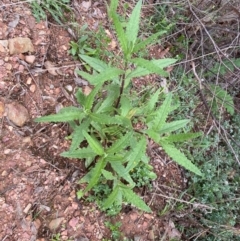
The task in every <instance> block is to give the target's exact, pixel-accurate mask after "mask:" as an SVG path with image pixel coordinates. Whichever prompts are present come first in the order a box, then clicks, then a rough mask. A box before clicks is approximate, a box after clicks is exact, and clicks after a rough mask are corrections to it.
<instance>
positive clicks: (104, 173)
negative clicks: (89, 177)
mask: <svg viewBox="0 0 240 241" xmlns="http://www.w3.org/2000/svg"><path fill="white" fill-rule="evenodd" d="M102 174H103V176H104V177H105V178H106V179H107V180H115V179H116V177H114V176H113V174H112V173H111V172H109V171H106V170H102Z"/></svg>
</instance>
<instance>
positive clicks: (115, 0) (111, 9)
mask: <svg viewBox="0 0 240 241" xmlns="http://www.w3.org/2000/svg"><path fill="white" fill-rule="evenodd" d="M117 6H118V0H111V1H110V6H107V8H108V15H109V17H110V18H112V14H113V13H116V12H117Z"/></svg>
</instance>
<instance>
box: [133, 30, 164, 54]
mask: <svg viewBox="0 0 240 241" xmlns="http://www.w3.org/2000/svg"><path fill="white" fill-rule="evenodd" d="M164 33H167V31H160V32H157V33H155V34H152V35H151V36H150V37H148V38H147V39H145V40H140V41H139V43H137V44H136V45H135V46H134V48H133V53H137V52H139V51H140V50H142V49H144V48H145V47H147V46H148V45H149V44H154V43H155V42H156V41H158V37H159V36H161V35H163V34H164Z"/></svg>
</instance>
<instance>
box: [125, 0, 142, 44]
mask: <svg viewBox="0 0 240 241" xmlns="http://www.w3.org/2000/svg"><path fill="white" fill-rule="evenodd" d="M141 7H142V1H141V0H140V1H138V3H137V4H136V6H135V7H134V9H133V11H132V13H131V16H130V18H129V21H128V23H127V26H126V37H127V39H128V43H132V45H133V46H134V44H135V42H136V40H137V36H138V30H139V22H140V14H141Z"/></svg>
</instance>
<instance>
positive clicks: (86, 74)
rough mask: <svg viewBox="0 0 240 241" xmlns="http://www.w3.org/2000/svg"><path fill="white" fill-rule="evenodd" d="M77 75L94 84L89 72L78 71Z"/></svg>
mask: <svg viewBox="0 0 240 241" xmlns="http://www.w3.org/2000/svg"><path fill="white" fill-rule="evenodd" d="M76 73H77V74H78V75H80V76H81V77H83V78H84V79H85V80H87V81H88V82H89V83H91V84H92V82H91V81H92V78H93V76H92V75H91V74H88V73H87V72H85V71H82V70H77V71H76Z"/></svg>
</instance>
